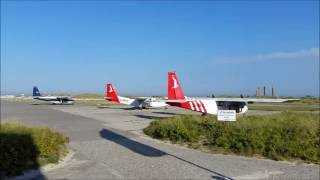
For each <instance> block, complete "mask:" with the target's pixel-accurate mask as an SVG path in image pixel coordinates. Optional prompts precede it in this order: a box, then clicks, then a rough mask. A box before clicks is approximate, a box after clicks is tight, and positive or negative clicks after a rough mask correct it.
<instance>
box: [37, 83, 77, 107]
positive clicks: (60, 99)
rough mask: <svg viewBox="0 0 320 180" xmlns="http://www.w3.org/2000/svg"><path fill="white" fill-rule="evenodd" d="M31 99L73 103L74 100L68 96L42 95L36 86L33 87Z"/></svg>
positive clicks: (53, 102)
mask: <svg viewBox="0 0 320 180" xmlns="http://www.w3.org/2000/svg"><path fill="white" fill-rule="evenodd" d="M33 99H37V100H42V101H47V102H50V103H52V104H73V103H74V100H73V99H72V98H71V97H68V96H50V95H48V96H42V95H41V94H40V91H39V89H38V88H37V86H34V87H33Z"/></svg>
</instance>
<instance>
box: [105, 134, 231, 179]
mask: <svg viewBox="0 0 320 180" xmlns="http://www.w3.org/2000/svg"><path fill="white" fill-rule="evenodd" d="M99 133H100V136H101V137H102V138H104V139H106V140H109V141H112V142H114V143H117V144H119V145H121V146H123V147H125V148H128V149H129V150H131V151H133V152H135V153H138V154H140V155H143V156H148V157H161V156H164V155H167V156H171V157H173V158H176V159H178V160H180V161H183V162H185V163H188V164H190V165H193V166H195V167H198V168H200V169H202V170H205V171H208V172H210V173H213V174H215V175H217V176H212V178H214V179H224V180H225V179H228V180H231V179H232V178H230V177H227V176H225V175H223V174H220V173H218V172H215V171H212V170H210V169H208V168H206V167H203V166H200V165H198V164H195V163H193V162H191V161H188V160H186V159H183V158H180V157H178V156H175V155H173V154H169V153H166V152H164V151H162V150H159V149H156V148H154V147H151V146H149V145H146V144H143V143H140V142H137V141H134V140H131V139H129V138H127V137H125V136H122V135H120V134H118V133H116V132H113V131H111V130H108V129H105V128H104V129H102V130H100V132H99Z"/></svg>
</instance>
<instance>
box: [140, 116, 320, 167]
mask: <svg viewBox="0 0 320 180" xmlns="http://www.w3.org/2000/svg"><path fill="white" fill-rule="evenodd" d="M144 132H145V133H146V134H147V135H149V136H151V137H154V138H158V139H168V140H171V141H173V142H181V143H188V144H190V145H191V146H192V144H193V143H199V142H200V143H202V145H203V146H205V147H208V148H213V150H214V149H219V150H220V149H224V151H225V152H232V153H236V154H241V155H248V156H252V155H260V156H264V157H267V158H271V159H275V160H282V159H301V160H303V161H305V162H314V163H319V161H320V154H319V149H320V145H319V141H320V139H319V135H320V127H319V114H316V113H294V112H282V113H278V114H273V115H266V116H241V117H238V119H237V121H236V122H220V121H217V120H216V117H215V116H204V117H202V116H194V115H181V116H175V117H171V118H167V119H163V120H158V121H153V122H152V123H151V124H150V125H149V126H148V127H147V128H145V129H144ZM200 140H201V141H200ZM195 147H197V146H195Z"/></svg>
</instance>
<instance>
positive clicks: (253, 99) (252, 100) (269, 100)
mask: <svg viewBox="0 0 320 180" xmlns="http://www.w3.org/2000/svg"><path fill="white" fill-rule="evenodd" d="M214 99H215V100H216V101H233V102H236V101H238V102H247V103H255V102H266V103H281V102H289V101H299V100H300V99H271V98H214Z"/></svg>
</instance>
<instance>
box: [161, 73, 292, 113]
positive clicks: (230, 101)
mask: <svg viewBox="0 0 320 180" xmlns="http://www.w3.org/2000/svg"><path fill="white" fill-rule="evenodd" d="M292 100H297V99H259V98H255V99H249V98H190V97H187V96H184V93H183V91H182V88H181V86H180V83H179V81H178V78H177V75H176V73H175V72H168V100H167V101H166V103H167V104H169V105H171V106H177V107H181V108H185V109H190V110H192V111H197V112H201V113H203V114H214V115H216V114H217V113H218V110H235V111H236V113H239V114H242V113H245V112H247V111H248V106H247V103H253V102H286V101H292Z"/></svg>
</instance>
